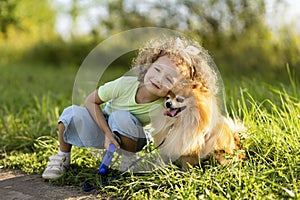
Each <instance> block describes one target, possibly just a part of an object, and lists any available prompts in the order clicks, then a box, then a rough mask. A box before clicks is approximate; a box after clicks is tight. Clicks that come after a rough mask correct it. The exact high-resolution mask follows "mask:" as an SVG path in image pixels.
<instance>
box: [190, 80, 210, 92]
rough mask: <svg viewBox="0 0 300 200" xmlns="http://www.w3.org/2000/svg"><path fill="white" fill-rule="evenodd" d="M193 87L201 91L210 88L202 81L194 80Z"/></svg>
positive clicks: (206, 90)
mask: <svg viewBox="0 0 300 200" xmlns="http://www.w3.org/2000/svg"><path fill="white" fill-rule="evenodd" d="M191 88H192V89H193V90H195V89H197V90H200V91H201V92H208V88H207V87H206V86H205V85H204V84H202V83H201V82H192V83H191Z"/></svg>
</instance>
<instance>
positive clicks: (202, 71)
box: [132, 38, 218, 93]
mask: <svg viewBox="0 0 300 200" xmlns="http://www.w3.org/2000/svg"><path fill="white" fill-rule="evenodd" d="M178 40H179V41H180V44H178ZM189 47H193V49H194V50H196V52H192V51H190V50H188V49H189ZM165 55H167V56H168V57H169V59H170V60H171V61H172V62H173V63H174V64H175V65H176V66H177V69H178V70H179V72H180V74H181V75H182V76H183V78H185V79H187V80H189V81H194V82H200V83H201V85H202V86H203V87H206V88H207V89H209V90H210V91H211V92H212V93H216V92H217V91H218V88H217V84H216V83H217V74H216V71H215V68H214V67H215V66H214V62H213V61H212V59H211V57H210V55H209V54H208V52H207V51H206V50H205V49H204V48H203V47H201V46H200V45H199V44H198V43H197V42H195V41H192V40H189V39H186V38H184V39H179V38H164V39H160V40H153V41H150V42H149V43H148V44H146V45H145V46H144V47H143V48H141V49H139V52H138V55H137V57H136V58H135V59H134V60H133V65H132V66H133V69H138V71H139V77H138V80H139V81H141V82H142V81H143V79H144V76H145V74H146V72H147V70H148V69H149V67H150V66H151V65H152V63H153V62H155V61H156V60H157V59H158V58H159V57H161V56H165Z"/></svg>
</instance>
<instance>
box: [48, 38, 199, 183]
mask: <svg viewBox="0 0 300 200" xmlns="http://www.w3.org/2000/svg"><path fill="white" fill-rule="evenodd" d="M176 41H177V42H176ZM177 43H178V39H177V40H175V39H168V40H165V41H155V42H152V43H149V44H148V45H147V46H146V47H144V48H142V49H140V51H139V54H138V56H137V58H136V59H135V60H134V62H133V66H134V67H133V69H137V70H138V71H139V75H138V76H137V77H136V76H123V77H120V78H118V79H116V80H114V81H111V82H108V83H106V84H104V85H102V86H100V87H99V89H97V90H95V91H93V92H92V93H91V94H89V95H88V97H87V98H86V101H85V107H79V106H75V105H73V106H70V107H68V108H66V109H65V110H64V111H63V113H62V114H61V116H60V118H59V120H58V134H59V135H58V139H59V152H58V154H57V155H54V156H50V162H48V166H47V168H46V170H45V171H44V173H43V175H42V177H43V178H45V179H56V178H59V177H61V176H62V174H63V173H64V171H65V170H66V169H67V168H68V167H69V165H70V152H71V147H72V145H75V146H78V147H95V148H101V149H103V148H106V149H107V148H108V146H109V144H110V143H113V144H114V145H115V146H116V147H117V148H121V149H122V150H124V152H133V153H134V152H137V151H140V150H142V148H143V147H144V146H145V145H146V144H147V140H146V136H145V133H144V129H143V127H144V126H145V125H147V124H149V123H150V122H151V121H150V115H149V113H152V112H153V113H155V112H159V111H161V105H162V103H163V101H164V97H165V96H166V95H167V94H168V92H169V91H170V90H171V89H172V87H173V86H174V85H176V83H177V80H179V79H182V78H187V79H193V78H194V77H193V76H194V74H195V67H194V66H192V64H191V62H189V61H188V60H187V58H186V55H188V54H189V52H188V51H185V48H183V46H182V45H181V46H180V45H179V46H178V44H177ZM194 53H195V52H194ZM101 104H104V108H103V110H101V108H100V105H101ZM129 154H130V153H129ZM123 158H124V159H123ZM122 162H124V163H126V154H124V153H123V155H122V160H121V165H122ZM124 163H123V164H124ZM129 164H130V163H127V165H129ZM125 165H126V164H125ZM126 167H127V166H123V167H122V168H123V169H126Z"/></svg>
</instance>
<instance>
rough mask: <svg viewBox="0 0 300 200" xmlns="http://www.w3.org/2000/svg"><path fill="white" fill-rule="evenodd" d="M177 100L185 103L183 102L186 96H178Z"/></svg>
mask: <svg viewBox="0 0 300 200" xmlns="http://www.w3.org/2000/svg"><path fill="white" fill-rule="evenodd" d="M176 101H177V102H179V103H183V102H184V98H182V97H177V98H176Z"/></svg>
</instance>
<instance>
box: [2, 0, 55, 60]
mask: <svg viewBox="0 0 300 200" xmlns="http://www.w3.org/2000/svg"><path fill="white" fill-rule="evenodd" d="M0 8H1V9H0V27H1V30H0V49H1V55H0V60H1V62H2V63H7V62H10V61H15V60H18V59H21V58H22V57H23V55H24V53H26V51H27V50H28V48H31V46H32V45H33V44H35V43H37V42H40V41H50V40H53V39H55V38H57V34H56V32H55V30H54V24H55V12H54V10H53V9H51V7H50V6H49V3H48V0H30V1H16V0H9V1H7V0H1V1H0Z"/></svg>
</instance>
